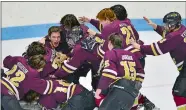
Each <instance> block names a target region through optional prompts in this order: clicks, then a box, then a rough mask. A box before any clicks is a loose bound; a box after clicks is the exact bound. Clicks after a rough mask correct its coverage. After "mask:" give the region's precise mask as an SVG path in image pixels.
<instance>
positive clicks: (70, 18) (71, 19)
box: [60, 14, 80, 29]
mask: <svg viewBox="0 0 186 110" xmlns="http://www.w3.org/2000/svg"><path fill="white" fill-rule="evenodd" d="M60 24H61V25H63V26H64V27H65V29H72V27H74V26H80V23H79V21H78V19H77V18H76V16H74V15H73V14H66V15H65V16H63V17H62V18H61V21H60Z"/></svg>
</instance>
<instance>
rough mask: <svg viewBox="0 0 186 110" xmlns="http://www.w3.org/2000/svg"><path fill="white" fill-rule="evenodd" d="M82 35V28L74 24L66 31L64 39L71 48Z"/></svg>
mask: <svg viewBox="0 0 186 110" xmlns="http://www.w3.org/2000/svg"><path fill="white" fill-rule="evenodd" d="M82 37H83V30H82V29H81V27H80V26H74V27H72V29H71V30H69V31H67V35H66V41H67V44H68V46H69V47H70V48H73V47H74V46H75V45H76V43H77V42H78V41H79V40H80V39H81V38H82Z"/></svg>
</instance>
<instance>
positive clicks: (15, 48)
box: [2, 31, 178, 110]
mask: <svg viewBox="0 0 186 110" xmlns="http://www.w3.org/2000/svg"><path fill="white" fill-rule="evenodd" d="M139 34H140V37H141V39H142V40H144V42H145V43H146V44H150V43H152V42H153V41H157V40H159V39H161V36H159V35H158V34H157V33H156V32H153V31H140V32H139ZM39 39H41V37H38V38H27V39H18V40H7V41H2V59H4V58H5V57H6V56H7V55H12V56H14V55H21V54H22V53H23V52H24V51H25V50H26V47H27V46H28V44H29V43H31V42H33V41H37V40H39ZM145 73H146V76H145V80H144V83H143V88H142V90H141V92H142V93H143V94H145V95H146V96H147V97H148V98H149V99H150V100H152V101H153V102H154V103H155V104H156V105H157V106H158V107H159V108H160V109H161V110H176V107H175V104H174V102H173V98H172V95H171V93H172V92H171V89H172V86H173V84H174V81H175V79H176V77H177V75H178V72H177V70H176V66H175V65H174V63H173V61H172V59H171V58H170V55H169V54H165V55H162V56H156V57H155V56H147V58H146V66H145ZM80 83H81V84H82V85H84V86H85V87H86V88H88V89H89V90H91V89H92V88H91V75H90V73H89V74H88V76H87V77H85V78H84V77H82V78H81V79H80Z"/></svg>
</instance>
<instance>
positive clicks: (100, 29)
mask: <svg viewBox="0 0 186 110" xmlns="http://www.w3.org/2000/svg"><path fill="white" fill-rule="evenodd" d="M99 31H100V32H101V31H102V24H101V23H99Z"/></svg>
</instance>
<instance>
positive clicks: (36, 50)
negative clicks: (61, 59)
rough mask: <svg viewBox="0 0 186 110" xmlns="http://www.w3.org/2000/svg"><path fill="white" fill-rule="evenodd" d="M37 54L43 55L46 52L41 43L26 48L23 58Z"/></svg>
mask: <svg viewBox="0 0 186 110" xmlns="http://www.w3.org/2000/svg"><path fill="white" fill-rule="evenodd" d="M38 54H42V55H45V54H46V50H45V47H44V45H43V44H42V43H40V42H37V41H35V42H32V43H31V44H30V45H29V46H28V48H27V50H26V52H24V53H23V56H26V57H31V56H33V55H38Z"/></svg>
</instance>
